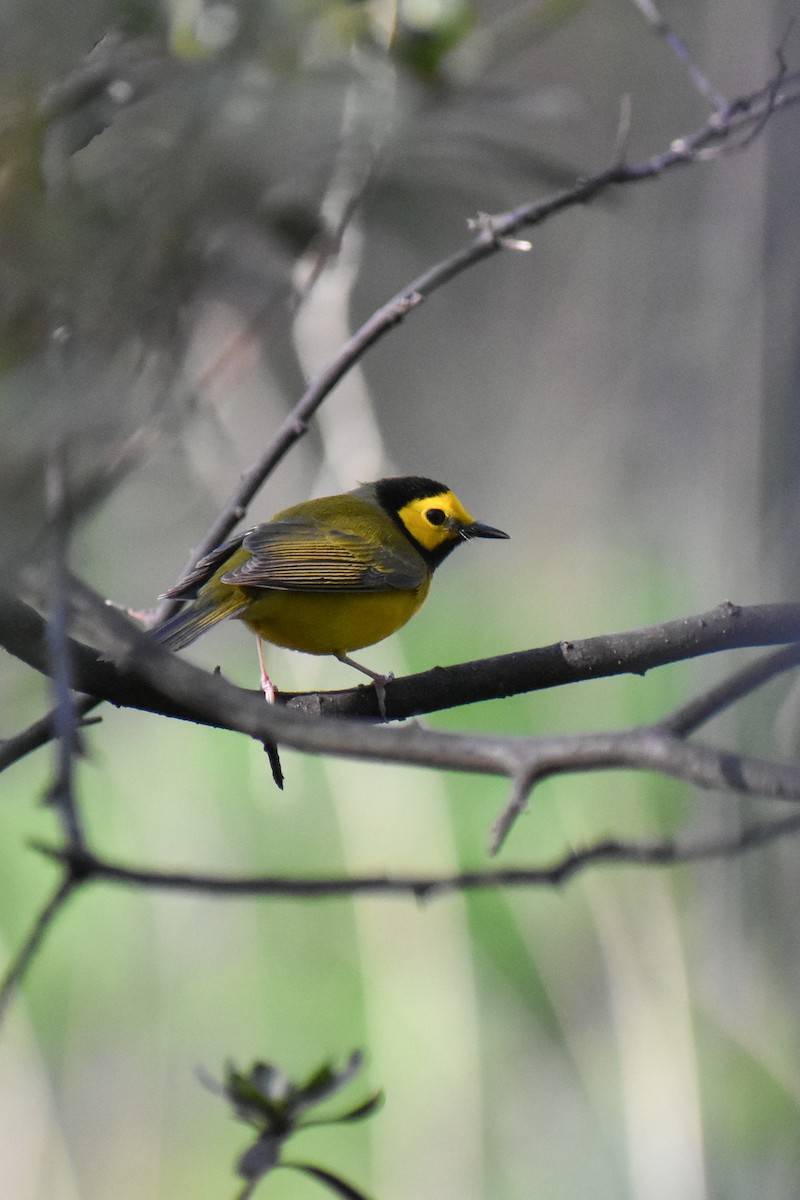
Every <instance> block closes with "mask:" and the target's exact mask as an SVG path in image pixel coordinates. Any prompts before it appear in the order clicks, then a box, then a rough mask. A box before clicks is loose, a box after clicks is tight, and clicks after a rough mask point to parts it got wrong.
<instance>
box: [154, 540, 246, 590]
mask: <svg viewBox="0 0 800 1200" xmlns="http://www.w3.org/2000/svg"><path fill="white" fill-rule="evenodd" d="M246 536H247V535H246V534H245V535H244V536H243V535H242V534H241V533H240V534H239V535H238V536H237V537H235V538H231V539H230V541H228V542H224V543H223V545H221V546H217V548H216V549H215V550H212V551H211V553H210V554H206V555H205V557H204V558H201V559H200V561H199V562H198V563H197V564H196V565H195V566H194V567H193V568H192V570H191V571H190V572H189V574H188V575H184V577H183V579H181V580H179V581H178V583H176V584H175V585H174V587H171V588H170V589H169V591H168V592H164V594H163V595H162V596H159V600H192V599H194V597H195V596H196V595H197V593H198V592H199V590H200V588H201V587H202V586H203V584H204V583H208V581H209V579H210V578H211V577H212V575H214V573H215V572H216V571H218V570H219V568H220V567H221V566H222V564H223V563H224V562H225V560H226V559H228V558H230V557H231V555H232V554H235V553H236V551H237V550H239V549H240V547H241V545H242V542H243V540H244V537H246Z"/></svg>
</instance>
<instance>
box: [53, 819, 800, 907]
mask: <svg viewBox="0 0 800 1200" xmlns="http://www.w3.org/2000/svg"><path fill="white" fill-rule="evenodd" d="M795 834H800V815H798V814H794V815H792V816H791V817H786V818H784V819H782V820H778V821H769V822H758V823H754V824H751V825H747V826H745V827H744V828H743V829H741V830H740V831H739V832H738V833H736V834H734V835H733V836H726V837H708V838H701V839H698V840H696V841H691V842H680V841H678V840H668V841H650V842H628V841H620V840H618V839H616V838H603V839H602V840H600V841H598V842H593V843H591V844H590V845H588V846H584V847H581V848H579V849H577V850H570V851H569V852H568V853H566V854H565V855H564V856H563V857H561V858H559V859H557V860H556V861H555V862H554V863H551V864H549V865H545V866H529V867H526V866H519V867H503V868H497V869H493V870H476V871H459V872H456V873H454V874H445V875H402V874H391V873H384V874H375V875H343V876H337V875H332V876H319V877H311V878H298V877H297V876H294V875H292V876H288V875H286V876H284V875H250V876H247V875H246V876H239V877H236V876H228V875H216V874H212V873H205V872H193V871H156V870H149V869H147V868H143V867H128V866H124V865H122V864H121V863H116V862H112V861H111V860H108V859H102V858H92V859H91V860H90V862H89V864H88V869H89V871H90V877H91V878H92V879H93V880H95V881H97V882H104V883H110V884H116V885H119V886H122V887H142V888H155V889H157V890H164V891H182V892H184V891H185V892H196V893H201V894H205V895H210V896H219V897H225V896H231V897H236V896H282V897H288V898H294V899H310V900H315V899H323V898H325V897H331V896H357V895H364V894H377V895H410V896H414V897H416V898H417V899H419V900H426V899H429V898H432V897H435V896H441V895H445V894H447V893H450V892H460V891H474V890H479V889H484V888H506V887H539V886H545V887H553V886H557V885H559V884H562V883H566V882H567V880H569V879H571V878H572V877H573V876H575V875H577V874H578V873H579V872H580V871H582V870H584V869H585V868H587V867H589V866H601V865H608V866H612V865H613V866H616V865H619V866H622V865H629V866H662V867H667V866H678V865H681V864H686V863H694V862H703V861H706V860H708V859H714V858H732V857H733V856H734V855H737V854H742V853H744V852H746V851H749V850H754V849H757V848H758V847H760V846H764V845H767V844H768V843H769V842H773V841H777V840H778V839H780V838H783V837H790V836H793V835H795ZM34 848H35V849H37V850H39V851H40V853H42V854H45V855H47V856H48V857H49V858H53V859H55V860H56V861H58V862H65V861H69V850H66V849H60V848H58V847H53V846H47V845H43V844H41V843H35V845H34ZM82 861H84V862H85V860H82Z"/></svg>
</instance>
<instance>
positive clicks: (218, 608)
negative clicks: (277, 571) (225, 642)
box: [152, 589, 246, 650]
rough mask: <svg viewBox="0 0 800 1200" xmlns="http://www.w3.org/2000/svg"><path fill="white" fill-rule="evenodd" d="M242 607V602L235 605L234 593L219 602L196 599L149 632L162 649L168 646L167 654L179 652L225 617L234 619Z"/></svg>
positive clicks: (213, 598) (211, 597)
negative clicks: (168, 652)
mask: <svg viewBox="0 0 800 1200" xmlns="http://www.w3.org/2000/svg"><path fill="white" fill-rule="evenodd" d="M226 601H227V602H226ZM245 607H246V606H245V605H244V604H243V603H241V601H237V599H236V594H235V592H234V591H233V589H231V595H230V598H227V597H226V599H225V600H223V601H222V602H220V601H219V599H217V598H215V597H213V596H198V597H197V599H195V600H189V601H187V602H186V603H185V607H183V608H182V609H181V610H180V611H179V612H176V613H175V615H174V616H172V617H168V618H167V620H166V621H164V622H162V624H161V625H158V626H156V628H155V629H153V630H152V636H153V637H154V638H155V639H156V641H158V642H161V644H162V646H169V648H170V650H182V649H183V647H184V646H188V645H190V644H191V643H192V642H193V641H194V640H195V638H199V637H200V634H201V633H205V631H206V630H207V629H210V628H211V626H212V625H216V624H217V622H218V621H224V620H225V618H226V617H237V616H238V615H239V613H240V612H242V611H243V609H244V608H245Z"/></svg>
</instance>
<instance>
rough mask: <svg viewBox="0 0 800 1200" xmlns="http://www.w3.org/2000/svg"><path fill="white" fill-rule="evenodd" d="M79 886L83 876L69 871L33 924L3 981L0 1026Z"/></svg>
mask: <svg viewBox="0 0 800 1200" xmlns="http://www.w3.org/2000/svg"><path fill="white" fill-rule="evenodd" d="M79 883H80V879H79V877H78V876H76V875H75V874H74V873H73V872H72V871H71V870H70V871H68V872H67V874H66V875H65V876H64V878H63V879H62V880H61V882H60V883H59V885H58V887H57V888H56V890H55V892H54V893H53V895H52V896H51V897H50V899H49V900H48V901H47V903H46V904H45V906H44V908H43V909H42V910H41V912H40V913H39V915H38V917H37V918H36V920H35V921H34V923H33V927H32V928H31V930H30V933H29V934H28V936H27V938H26V939H25V941H24V942H23V944H22V946H21V947H20V949H19V950H18V951H17V954H16V956H15V957H14V958H13V959H12V961H11V963H10V964H9V966H8V967H7V969H6V971H5V974H4V975H3V977H2V980H0V1023H2V1020H3V1018H4V1016H5V1014H6V1012H7V1010H8V1006H9V1004H10V1003H11V1000H12V999H13V997H14V994H15V993H16V990H17V988H18V987H19V985H20V984H21V982H22V980H23V979H24V977H25V975H26V973H27V971H28V968H29V967H30V965H31V962H32V961H33V959H34V958H35V956H36V954H37V952H38V951H39V948H40V947H41V945H42V942H43V941H44V938H45V935H46V934H47V933H48V932H49V930H50V928H51V926H52V924H53V922H54V921H55V919H56V917H57V916H58V914H59V913H60V912H61V910H62V908H63V907H64V905H65V904H66V902H67V900H68V899H69V898H70V896H71V895H72V894H73V892H74V891H75V890H76V888H77V887H78V885H79Z"/></svg>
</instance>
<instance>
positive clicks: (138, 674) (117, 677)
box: [0, 581, 800, 800]
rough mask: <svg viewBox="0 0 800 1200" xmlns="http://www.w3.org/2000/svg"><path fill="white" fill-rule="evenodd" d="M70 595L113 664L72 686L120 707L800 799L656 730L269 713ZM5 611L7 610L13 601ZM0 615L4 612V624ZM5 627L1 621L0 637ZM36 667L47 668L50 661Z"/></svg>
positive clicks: (773, 778)
mask: <svg viewBox="0 0 800 1200" xmlns="http://www.w3.org/2000/svg"><path fill="white" fill-rule="evenodd" d="M74 597H75V598H76V603H79V606H80V608H81V609H82V612H83V616H84V619H85V618H86V617H87V616H89V615H91V616H93V618H94V619H95V621H96V622H97V624H98V628H99V629H100V630H102V631H104V638H103V645H102V647H101V648H102V651H103V656H104V658H108V657H113V659H114V661H113V662H110V661H102V660H99V659H98V656H97V652H96V651H90V650H88V649H87V648H86V647H82V646H80V644H79V643H73V649H74V671H75V681H76V683H77V684H78V686H80V687H81V688H96V684H98V683H102V685H103V687H102V690H101V688H99V687H97V688H96V691H97V692H98V694H101V695H103V696H104V698H106V699H110V700H112V701H114V702H116V703H122V704H125V705H130V706H133V707H140V708H146V709H149V710H151V711H157V712H161V713H163V714H165V715H170V716H179V717H181V718H184V719H189V720H195V721H199V722H201V723H204V724H209V725H214V726H216V727H217V728H220V729H228V730H236V731H238V732H240V733H245V734H247V735H248V736H249V737H252V738H254V739H256V740H258V741H259V742H265V741H273V742H276V743H278V744H282V745H286V746H289V747H292V748H294V749H298V750H304V751H307V752H311V753H316V754H331V755H337V756H344V757H352V758H362V759H365V760H369V761H381V762H397V763H406V764H408V765H418V766H425V767H428V768H432V769H437V768H438V769H448V770H456V771H459V770H460V771H470V772H477V773H480V774H495V775H505V776H509V777H514V778H517V777H519V778H524V777H526V776H527V777H528V778H531V779H536V780H539V779H544V778H547V777H548V776H551V775H555V774H566V773H573V772H575V773H581V772H584V771H595V770H613V769H619V768H626V767H627V768H629V769H633V770H649V771H655V772H658V773H661V774H665V775H669V776H671V777H674V778H677V779H682V780H684V781H685V782H689V783H693V784H695V785H696V786H698V787H702V788H713V789H717V790H721V791H731V792H737V793H744V794H750V795H761V796H770V797H774V798H777V799H784V800H800V769H798V768H795V767H793V766H787V765H784V764H782V763H776V762H770V761H768V760H763V759H757V758H751V757H746V756H743V755H735V754H731V753H728V752H726V751H720V750H718V749H716V748H712V747H708V746H701V745H688V744H687V743H685V742H684V741H682V740H681V739H680V738H678V737H676V736H675V734H673V733H672V732H671V731H670V730H669V729H668V728H665V727H664V726H663V725H659V724H656V725H653V726H645V727H642V728H637V729H632V730H622V731H611V732H604V733H591V734H578V735H571V736H562V737H543V738H514V737H504V736H493V735H476V734H469V735H462V734H457V733H442V732H438V731H433V730H426V729H422V728H419V727H417V726H413V725H411V726H405V727H403V728H401V729H392V728H389V727H387V726H379V727H372V726H370V725H368V724H366V723H364V722H361V721H341V720H330V719H327V718H325V717H317V718H314V719H309V717H308V716H307V715H305V714H302V713H298V712H293V711H292V710H291V709H288V708H285V707H282V706H279V705H265V704H264V702H263V698H262V697H261V695H260V693H255V692H249V691H245V690H243V689H241V688H237V687H234V686H233V685H231V684H229V683H228V682H227V681H226V680H224V679H223V678H221V677H220V676H217V675H209V674H207V673H206V672H204V671H200V670H198V669H197V668H196V667H193V666H191V665H190V664H189V663H186V662H183V661H182V660H180V659H179V658H178V656H177V655H174V654H170V653H169V651H166V650H164V648H163V647H161V646H159V645H158V644H157V643H156V642H154V641H153V640H152V639H150V638H149V637H148V636H147V635H146V634H143V633H142V632H141V631H140V630H138V629H137V628H136V627H135V626H134V625H133V624H132V623H131V622H130V621H128V620H127V619H126V618H125V617H124V616H123V615H122V614H121V613H119V612H117V611H116V610H115V609H113V608H110V607H109V606H108V605H106V604H104V603H103V601H101V600H100V599H99V597H97V596H96V595H95V594H94V593H93V592H91V590H90V589H89V588H86V587H85V585H82V584H79V583H78V582H77V581H76V582H75V584H74ZM11 604H12V611H13V604H14V602H11ZM3 607H7V606H3ZM28 611H29V612H30V610H28ZM2 613H3V608H2V607H0V617H2ZM35 616H36V614H33V618H35ZM29 619H30V618H29ZM33 623H34V624H35V621H33ZM2 626H3V621H2V620H0V631H2ZM31 658H32V659H33V658H35V655H31ZM33 665H37V666H39V669H43V670H45V671H46V670H47V663H46V661H42V663H41V665H40V664H36V663H34V664H33ZM84 669H86V675H85V676H84V674H83V672H84Z"/></svg>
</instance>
